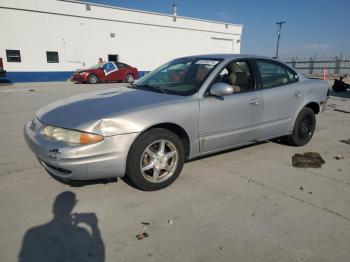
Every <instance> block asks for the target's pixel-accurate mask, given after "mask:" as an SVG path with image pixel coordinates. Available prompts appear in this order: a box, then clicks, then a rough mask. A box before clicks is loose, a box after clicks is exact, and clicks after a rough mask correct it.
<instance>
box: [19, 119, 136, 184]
mask: <svg viewBox="0 0 350 262" xmlns="http://www.w3.org/2000/svg"><path fill="white" fill-rule="evenodd" d="M33 121H35V124H34V125H33V124H32V121H30V122H28V123H26V124H25V126H24V136H25V139H26V142H27V144H28V146H29V148H30V149H31V150H32V151H33V153H34V154H35V155H36V156H37V158H38V160H39V162H40V163H41V164H42V166H43V167H44V168H45V169H46V170H47V171H48V172H49V173H50V174H52V175H54V176H57V177H60V178H62V179H65V180H92V179H105V178H112V177H122V176H124V174H125V167H126V160H127V155H128V152H129V148H130V146H131V144H132V143H133V141H134V139H135V138H136V136H137V133H132V134H125V135H116V136H110V137H105V139H104V140H103V141H101V142H99V143H96V144H91V145H83V146H71V145H68V144H67V143H65V142H62V141H54V140H51V139H48V138H46V137H45V136H44V135H43V132H42V129H43V127H44V125H43V124H42V123H41V122H40V121H38V120H33ZM33 126H34V127H33Z"/></svg>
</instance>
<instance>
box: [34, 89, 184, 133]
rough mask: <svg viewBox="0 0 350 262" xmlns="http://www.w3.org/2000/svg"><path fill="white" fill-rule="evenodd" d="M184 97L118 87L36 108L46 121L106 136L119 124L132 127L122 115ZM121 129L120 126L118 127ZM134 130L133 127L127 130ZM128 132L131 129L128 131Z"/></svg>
mask: <svg viewBox="0 0 350 262" xmlns="http://www.w3.org/2000/svg"><path fill="white" fill-rule="evenodd" d="M184 98H185V97H182V96H175V95H169V94H162V93H156V92H150V91H143V90H137V89H131V88H127V87H118V88H113V89H107V90H99V91H94V92H89V93H86V94H83V95H78V96H73V97H70V98H67V99H63V100H59V101H56V102H54V103H52V104H49V105H48V106H46V107H43V108H41V109H39V110H38V111H37V113H36V117H37V118H38V119H39V120H40V121H42V122H44V123H45V124H49V125H53V126H58V127H63V128H69V129H76V130H81V131H85V132H93V133H97V134H102V135H105V136H108V135H116V134H118V133H120V132H119V131H118V126H120V125H123V126H124V127H123V129H125V125H126V126H129V127H130V126H132V125H133V123H128V122H127V119H125V117H124V118H123V120H122V121H120V120H118V118H119V117H120V116H123V115H124V116H125V115H126V114H128V113H135V112H138V111H140V110H144V109H150V108H154V107H157V106H161V105H164V104H169V103H176V102H177V101H179V100H183V99H184ZM119 129H120V128H119ZM130 130H131V131H135V132H136V131H137V130H136V129H130ZM131 131H130V132H131Z"/></svg>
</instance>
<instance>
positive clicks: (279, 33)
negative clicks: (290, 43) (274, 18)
mask: <svg viewBox="0 0 350 262" xmlns="http://www.w3.org/2000/svg"><path fill="white" fill-rule="evenodd" d="M285 23H286V22H285V21H280V22H277V23H276V24H277V26H278V29H277V49H276V58H278V48H279V44H280V38H281V30H282V25H283V24H285Z"/></svg>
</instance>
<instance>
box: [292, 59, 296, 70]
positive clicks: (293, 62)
mask: <svg viewBox="0 0 350 262" xmlns="http://www.w3.org/2000/svg"><path fill="white" fill-rule="evenodd" d="M295 66H296V59H295V58H292V67H293V68H295Z"/></svg>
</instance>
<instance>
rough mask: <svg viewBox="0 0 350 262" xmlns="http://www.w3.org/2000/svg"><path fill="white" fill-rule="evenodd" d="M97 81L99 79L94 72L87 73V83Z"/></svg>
mask: <svg viewBox="0 0 350 262" xmlns="http://www.w3.org/2000/svg"><path fill="white" fill-rule="evenodd" d="M98 81H99V79H98V77H97V75H95V74H91V75H89V77H88V83H89V84H97V83H98Z"/></svg>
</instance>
